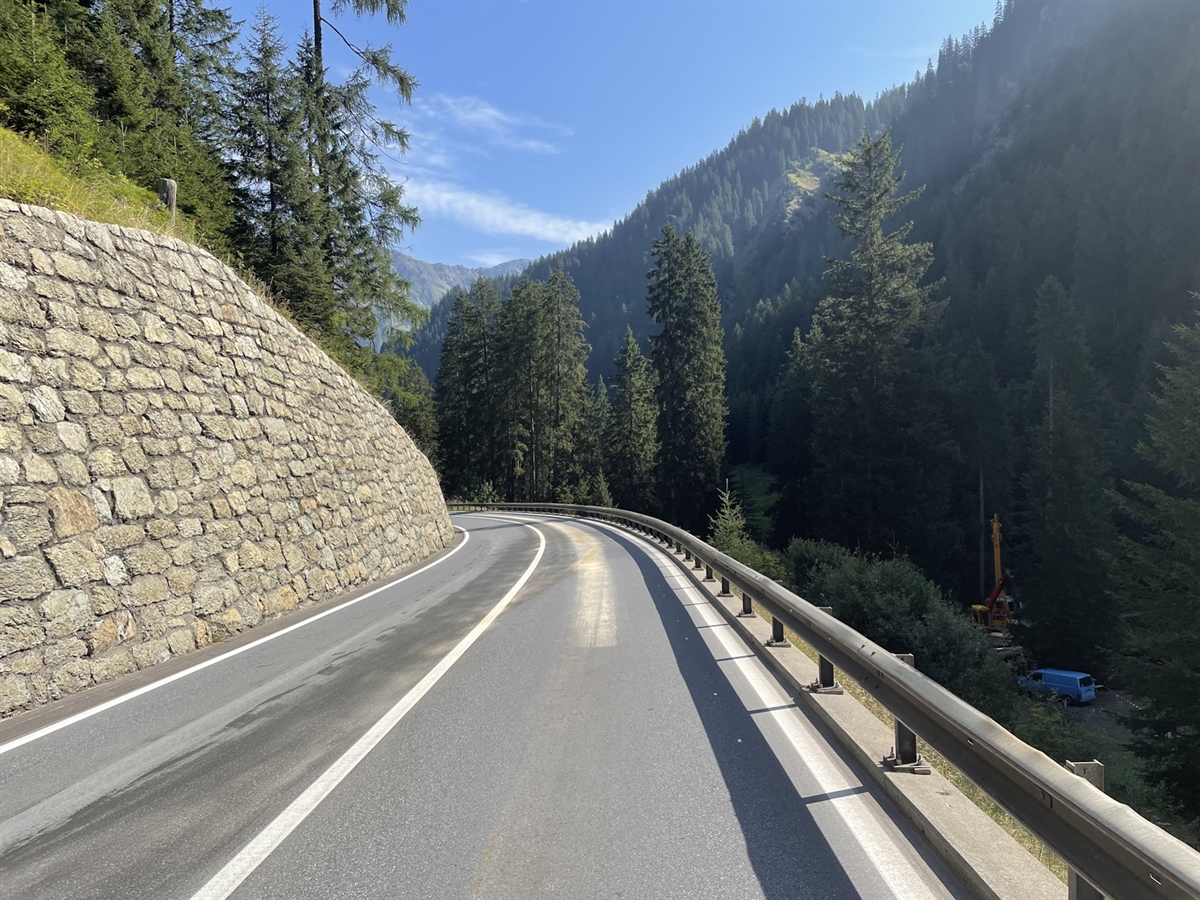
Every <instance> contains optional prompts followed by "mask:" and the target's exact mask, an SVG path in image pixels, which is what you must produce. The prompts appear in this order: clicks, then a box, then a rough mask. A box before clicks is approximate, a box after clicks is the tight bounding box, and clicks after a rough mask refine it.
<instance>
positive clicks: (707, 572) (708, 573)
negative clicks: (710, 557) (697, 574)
mask: <svg viewBox="0 0 1200 900" xmlns="http://www.w3.org/2000/svg"><path fill="white" fill-rule="evenodd" d="M704 580H705V581H712V580H713V577H712V566H710V565H709V564H708V563H705V564H704Z"/></svg>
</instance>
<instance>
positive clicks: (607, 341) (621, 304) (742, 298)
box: [416, 0, 1186, 391]
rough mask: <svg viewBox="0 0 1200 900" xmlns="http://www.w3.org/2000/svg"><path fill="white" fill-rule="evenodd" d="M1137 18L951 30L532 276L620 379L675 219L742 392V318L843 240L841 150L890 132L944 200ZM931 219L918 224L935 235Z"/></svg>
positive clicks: (1076, 18)
mask: <svg viewBox="0 0 1200 900" xmlns="http://www.w3.org/2000/svg"><path fill="white" fill-rule="evenodd" d="M1165 12H1166V10H1165V9H1161V8H1158V7H1156V6H1155V5H1154V4H1147V5H1145V6H1144V7H1143V12H1142V13H1141V15H1140V18H1143V19H1145V20H1147V21H1149V22H1153V21H1156V20H1160V19H1161V18H1162V16H1163V15H1164V13H1165ZM1131 13H1132V11H1131V10H1129V9H1124V10H1123V9H1122V5H1121V4H1116V3H1082V4H1050V5H1047V4H1046V3H1044V2H1040V0H1026V2H1010V3H1008V4H1007V6H1006V7H1005V9H1004V10H1002V11H1001V13H1000V15H999V16H998V18H997V20H996V21H995V22H994V23H993V25H992V27H991V28H989V29H986V30H985V29H983V28H979V29H976V30H975V31H974V32H972V33H970V34H968V35H965V36H964V37H963V38H961V39H957V40H956V39H947V41H946V42H945V44H944V45H943V48H942V51H941V53H940V54H939V58H938V60H937V61H936V64H931V65H930V66H929V67H928V68H927V69H926V71H925V72H924V73H917V74H916V76H915V77H914V79H913V81H911V82H909V83H908V84H904V85H900V86H897V87H894V88H891V89H889V90H886V91H883V92H881V93H880V94H879V95H878V96H877V97H876V98H875V100H873V101H871V102H869V103H867V102H864V101H863V100H862V99H861V98H859V97H857V96H855V95H842V94H835V95H834V97H833V98H831V99H828V100H826V99H824V98H822V99H820V100H818V101H816V102H813V103H810V102H808V101H806V100H801V101H800V102H798V103H796V104H794V105H793V106H792V107H790V108H789V109H786V110H783V111H778V110H772V111H771V112H769V113H768V114H767V115H766V116H764V117H763V118H762V119H755V120H754V121H753V122H752V123H751V124H750V126H749V127H747V128H746V129H745V130H743V131H742V132H740V133H739V134H738V135H737V136H736V137H735V138H734V139H733V140H732V141H731V142H730V143H729V144H728V145H727V146H726V147H725V148H723V149H722V150H719V151H716V152H714V153H713V154H712V155H711V156H709V157H708V158H707V159H705V160H702V161H700V162H698V163H697V164H696V165H695V166H693V167H691V168H689V169H686V170H684V171H683V172H681V173H679V174H678V175H676V176H674V177H673V178H671V179H668V180H667V181H665V182H664V183H663V184H662V185H660V186H659V187H658V188H657V189H655V190H653V191H650V192H649V193H648V194H647V197H646V199H645V200H644V201H643V202H642V203H641V204H639V205H638V207H637V208H636V209H634V210H633V211H632V212H631V213H630V214H629V215H628V216H626V217H625V218H624V219H623V220H621V221H620V222H618V223H616V224H615V225H614V226H613V228H612V229H611V230H609V231H607V232H605V233H603V234H601V235H599V236H598V237H595V238H590V239H588V240H585V241H581V242H579V243H577V244H575V245H574V246H573V247H571V248H570V249H568V250H564V251H561V252H559V253H556V254H552V255H551V256H548V257H544V258H542V259H540V260H538V261H537V262H535V263H534V264H533V265H532V266H531V267H530V269H529V274H530V275H531V276H532V277H534V278H539V279H543V278H546V277H548V275H549V272H550V271H551V270H552V269H553V268H554V267H556V266H557V265H559V264H561V265H562V266H563V267H564V268H565V270H566V271H567V273H568V274H570V275H571V277H572V279H573V280H574V281H575V283H576V284H577V285H578V286H579V290H580V294H581V298H582V299H581V308H582V312H583V316H584V320H585V321H586V322H587V324H588V339H589V341H590V342H591V344H592V347H593V350H592V355H591V357H590V359H589V368H590V369H591V371H592V372H593V373H594V374H600V375H604V376H605V377H607V376H608V375H610V374H611V372H612V360H613V358H614V357H615V355H616V351H617V347H618V346H619V344H620V341H621V338H622V335H623V334H624V331H625V327H626V325H629V326H631V327H632V328H633V330H634V334H635V336H637V337H638V338H639V340H643V341H644V339H645V337H646V336H647V335H648V333H649V330H650V321H649V319H648V317H647V316H646V315H645V272H646V270H647V268H648V267H649V251H648V247H649V245H650V242H651V241H652V240H653V239H654V237H655V235H657V233H658V229H659V228H660V227H661V226H662V224H663V223H665V222H667V221H670V222H671V223H672V224H674V225H675V226H676V227H677V228H679V229H682V230H692V231H693V232H694V233H695V234H696V236H697V238H698V239H699V240H700V242H701V245H702V246H703V247H704V248H705V249H706V250H707V251H708V253H709V255H710V258H711V259H712V263H713V268H714V271H715V273H716V276H717V283H718V286H719V290H720V294H721V299H722V304H723V309H724V321H725V323H726V330H727V332H729V339H730V341H731V347H730V351H731V352H730V362H731V365H732V367H733V368H732V369H731V373H730V374H731V379H730V388H731V390H732V391H736V390H738V389H739V388H740V387H742V386H743V385H742V378H741V377H740V373H739V371H738V365H739V360H738V358H737V357H738V355H739V354H738V353H737V351H736V348H735V346H734V345H733V343H732V342H733V341H734V340H736V333H735V329H734V325H735V324H736V323H739V322H743V321H744V320H747V319H749V320H750V322H753V320H754V307H755V306H756V304H757V303H758V302H759V301H760V300H763V299H771V300H775V299H777V298H779V297H780V295H781V294H782V293H783V291H784V288H785V287H787V286H788V285H789V284H790V285H791V287H792V294H794V293H795V292H796V291H797V290H798V289H799V288H800V287H801V286H802V285H806V284H807V285H808V288H809V292H810V293H812V292H815V294H817V295H819V293H820V290H821V288H820V276H821V273H822V272H823V271H824V268H825V264H824V258H825V257H831V256H837V255H838V254H839V252H840V251H841V250H844V245H842V243H841V241H840V239H839V237H838V234H837V231H836V228H834V227H833V225H832V224H831V222H830V220H829V217H828V216H827V215H825V214H824V213H825V212H826V211H827V210H826V204H825V201H824V199H823V194H824V192H825V191H826V190H827V189H828V181H827V179H826V180H824V181H821V180H820V178H821V176H822V175H826V176H827V174H828V171H829V165H830V162H831V158H830V157H831V155H834V154H837V153H839V152H841V151H843V150H845V149H846V148H847V147H848V146H849V145H850V143H851V142H852V141H853V140H854V139H855V138H856V137H858V135H859V134H860V133H861V131H862V128H863V126H864V125H866V126H867V127H868V128H870V129H871V131H872V133H876V132H877V131H878V130H880V129H881V128H883V127H891V128H893V129H895V138H896V143H898V144H900V145H902V146H903V147H904V151H905V152H904V166H905V168H906V169H907V170H908V172H909V176H910V181H911V182H912V183H917V184H921V183H927V184H929V190H928V192H927V197H926V199H925V203H924V204H923V205H924V206H926V207H927V206H928V205H929V204H930V202H931V201H933V200H935V199H937V200H941V201H943V204H944V202H945V194H946V192H947V191H951V190H953V189H954V185H956V184H957V183H958V182H959V180H961V179H962V178H963V177H964V176H965V175H967V174H968V173H971V172H972V171H973V169H974V168H975V167H979V166H984V165H986V164H987V163H988V162H989V161H991V160H993V159H994V157H995V156H996V154H997V153H1001V152H1002V151H1003V150H1004V149H1005V147H1007V146H1010V145H1011V144H1012V143H1013V142H1014V141H1015V142H1017V143H1018V144H1021V142H1022V140H1023V138H1022V135H1023V133H1024V132H1023V127H1025V126H1029V125H1031V124H1033V123H1032V122H1031V121H1030V119H1029V118H1028V117H1027V116H1026V117H1025V118H1022V116H1020V115H1017V114H1014V113H1013V110H1014V109H1017V108H1022V109H1024V108H1025V107H1034V108H1040V107H1041V106H1043V105H1044V103H1043V100H1042V99H1039V98H1042V97H1043V95H1044V94H1045V93H1046V91H1047V90H1048V85H1047V83H1046V82H1044V81H1043V78H1044V76H1045V75H1046V73H1047V72H1048V71H1050V70H1053V69H1055V68H1056V67H1062V66H1063V65H1064V63H1065V65H1066V66H1067V67H1068V68H1069V67H1070V66H1071V65H1074V66H1076V67H1078V66H1083V67H1084V69H1085V71H1084V73H1083V74H1084V77H1085V78H1088V79H1095V78H1098V79H1099V80H1100V81H1103V80H1104V79H1105V78H1107V77H1110V75H1107V74H1105V72H1104V70H1103V68H1101V69H1098V70H1096V71H1091V68H1090V67H1094V66H1095V65H1096V61H1095V60H1093V59H1090V58H1088V57H1087V56H1086V55H1083V56H1080V55H1079V53H1080V51H1081V50H1083V49H1085V48H1086V47H1087V46H1089V44H1091V43H1093V42H1095V41H1096V39H1097V35H1098V33H1101V32H1104V31H1105V30H1106V29H1107V31H1109V32H1110V33H1120V32H1121V31H1122V30H1123V28H1124V26H1121V25H1119V24H1118V25H1115V26H1114V24H1113V22H1112V20H1113V19H1117V20H1123V19H1124V18H1125V17H1126V16H1129V15H1131ZM1183 31H1184V33H1186V28H1184V29H1183ZM1118 56H1120V54H1118ZM1168 57H1169V54H1168ZM1096 93H1097V94H1103V93H1104V91H1103V90H1097V91H1096ZM927 225H928V223H927V222H925V221H923V220H922V219H921V218H919V219H918V228H919V229H921V230H922V233H923V236H925V237H929V235H927V234H924V229H925V228H926V227H927ZM940 236H941V235H940V234H939V235H938V237H940ZM939 268H941V261H939ZM790 296H791V295H789V297H788V298H785V299H790ZM813 303H815V300H814V299H812V298H811V297H810V298H809V299H808V302H807V303H806V304H805V307H806V309H799V308H793V309H791V310H790V312H791V315H787V316H784V317H783V318H782V319H778V318H776V319H773V321H772V323H771V330H772V331H774V332H775V333H776V335H777V336H778V335H782V337H781V338H780V339H779V340H777V341H774V346H773V348H772V350H773V352H769V353H768V354H767V356H769V365H768V364H767V360H766V359H759V357H760V354H745V355H746V356H747V357H749V356H754V357H755V358H756V359H757V360H758V362H759V365H758V366H757V368H758V369H759V375H758V377H756V378H755V380H756V381H761V380H762V379H763V378H764V377H766V378H773V377H774V375H775V374H777V372H778V368H779V365H781V364H782V361H783V352H784V350H785V348H786V345H787V341H788V337H789V336H790V332H791V330H792V328H794V327H796V326H797V325H800V324H802V323H803V322H805V321H807V318H806V317H807V314H808V313H809V312H811V308H812V305H813ZM785 305H788V304H785ZM439 313H440V315H439ZM444 317H445V310H439V309H436V308H435V309H434V312H433V316H432V319H431V322H430V323H429V326H428V327H429V329H430V332H429V334H423V333H421V332H420V331H418V334H417V345H418V349H417V351H416V353H417V358H418V359H420V360H422V361H423V362H429V361H432V360H433V359H436V350H431V349H426V347H427V345H430V344H433V345H437V344H440V338H439V337H438V335H439V334H440V333H441V331H442V330H444V324H443V325H441V326H440V328H439V324H438V320H439V319H442V320H443V321H444ZM427 371H428V369H427ZM428 374H429V375H430V377H432V376H433V374H434V373H433V372H432V371H428Z"/></svg>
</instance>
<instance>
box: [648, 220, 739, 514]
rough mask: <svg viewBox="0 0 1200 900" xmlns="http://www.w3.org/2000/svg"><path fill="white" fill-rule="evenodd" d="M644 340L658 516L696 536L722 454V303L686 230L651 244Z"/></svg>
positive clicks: (667, 229)
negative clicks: (650, 379) (651, 393)
mask: <svg viewBox="0 0 1200 900" xmlns="http://www.w3.org/2000/svg"><path fill="white" fill-rule="evenodd" d="M652 253H653V255H654V257H655V267H654V268H653V269H652V270H651V271H650V272H648V273H647V278H648V279H649V281H650V285H649V290H648V302H649V312H650V318H651V319H653V320H654V322H655V323H656V324H657V325H659V326H660V331H659V332H658V333H657V334H655V335H652V336H651V337H650V358H651V360H652V361H653V364H654V370H655V372H656V373H657V375H658V382H657V388H656V393H657V399H658V438H659V451H658V460H657V481H658V497H659V502H660V504H661V507H662V510H663V514H664V515H665V516H666V517H667V518H668V519H669V520H670V521H672V522H674V523H675V524H677V525H679V526H680V527H682V528H686V529H688V530H690V531H692V532H694V533H696V534H700V533H702V532H703V530H704V529H705V527H706V526H707V525H708V517H709V514H710V513H711V512H712V510H713V509H715V507H716V501H717V491H718V489H719V479H720V474H721V461H722V459H723V458H724V456H725V416H726V407H725V352H724V350H723V349H722V346H721V343H722V339H723V332H722V330H721V304H720V301H719V300H718V299H717V281H716V278H715V277H714V276H713V271H712V265H711V264H710V262H709V259H708V254H707V253H706V252H705V251H704V249H703V248H702V247H701V246H700V244H699V243H698V242H697V241H696V237H695V235H694V234H692V233H691V232H690V231H689V232H688V233H687V234H685V235H684V236H683V237H680V236H679V235H678V234H676V232H675V228H674V227H673V226H672V225H669V224H668V225H665V226H663V230H662V238H661V239H659V240H656V241H654V244H653V247H652Z"/></svg>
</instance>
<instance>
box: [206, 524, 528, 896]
mask: <svg viewBox="0 0 1200 900" xmlns="http://www.w3.org/2000/svg"><path fill="white" fill-rule="evenodd" d="M522 524H524V525H525V527H526V528H529V529H530V530H532V531H533V532H534V534H536V535H537V536H538V542H539V543H538V550H537V553H536V554H535V555H534V557H533V562H531V563H530V564H529V567H528V568H527V569H526V570H525V572H524V573H523V574H522V575H521V577H520V578H519V579H517V583H516V584H514V585H513V586H512V587H511V588H509V590H508V593H507V594H505V595H504V596H503V597H502V598H501V599H500V602H499V603H497V604H496V605H495V606H494V607H492V609H491V611H490V612H489V613H488V614H487V615H486V616H484V617H483V618H482V619H481V620H480V621H479V623H478V624H477V625H476V626H475V627H474V628H472V629H471V630H470V632H468V633H467V636H466V637H464V638H463V639H462V640H461V641H459V642H458V643H457V644H456V645H455V646H454V649H453V650H451V651H450V652H449V653H447V654H446V655H445V656H444V657H443V658H442V660H441V661H440V662H439V663H438V664H437V665H436V666H434V667H433V668H432V669H430V671H429V672H428V673H427V674H426V675H425V677H424V678H422V679H421V680H420V681H418V682H417V683H416V685H414V686H413V687H412V688H411V689H410V690H409V692H408V693H407V694H405V695H404V696H403V697H401V698H400V700H399V702H398V703H396V705H395V706H393V707H392V708H391V709H389V710H388V711H387V712H386V713H384V715H383V718H381V719H380V720H379V721H378V722H376V723H375V724H374V725H372V726H371V728H370V729H369V730H368V731H367V732H366V734H364V735H363V736H362V737H360V738H359V739H358V740H357V741H355V742H354V744H353V746H351V747H350V749H349V750H347V751H346V752H345V753H343V754H342V755H341V756H340V757H339V758H338V759H337V761H336V762H334V764H333V765H331V766H330V767H329V768H328V769H326V770H325V771H324V772H323V773H322V774H321V775H320V776H319V777H318V778H317V780H316V781H314V782H313V783H312V784H311V785H309V786H308V788H307V789H305V791H304V793H302V794H301V795H300V796H299V797H297V798H296V799H295V800H293V801H292V802H291V804H289V805H288V807H287V809H285V810H284V811H283V812H281V813H280V814H279V815H278V816H276V817H275V819H274V821H272V822H271V824H269V825H268V826H267V827H266V828H264V829H263V830H262V831H260V832H259V833H258V836H257V837H255V838H254V840H252V841H251V842H250V843H249V844H247V845H246V846H245V847H243V848H242V850H241V852H240V853H238V855H237V856H235V857H234V858H233V859H231V860H230V861H229V862H228V863H226V864H225V866H224V868H222V869H221V871H219V872H218V873H217V874H216V875H214V876H213V877H212V878H211V879H210V880H209V882H208V883H207V884H205V885H204V887H202V888H200V890H199V891H197V892H196V893H195V894H194V895H193V896H192V900H225V898H227V897H228V896H229V895H230V894H232V893H233V892H234V891H235V890H237V888H238V885H240V884H241V883H242V882H243V881H245V880H246V878H247V877H248V876H249V875H250V874H251V873H252V872H253V871H254V870H255V869H257V868H258V867H259V865H260V864H262V862H263V861H264V860H265V859H266V858H267V857H268V856H270V855H271V852H272V851H273V850H274V849H275V848H276V847H278V846H279V845H280V844H281V843H283V841H284V839H285V838H286V837H287V836H288V835H289V834H291V833H292V831H294V830H295V829H296V827H297V826H298V825H299V824H300V823H301V822H303V821H304V820H305V819H306V818H307V817H308V815H309V813H311V812H312V811H313V810H314V809H316V808H317V805H318V804H320V802H321V801H322V800H324V799H325V798H326V797H327V796H329V794H330V792H331V791H333V789H334V788H335V787H337V786H338V784H339V783H340V782H341V781H342V779H343V778H345V777H346V776H347V775H349V774H350V773H351V772H352V771H353V770H354V767H355V766H357V765H358V764H359V763H360V762H362V760H363V759H364V758H365V757H366V755H367V754H368V753H370V752H371V750H372V749H374V747H375V745H376V744H378V743H379V742H380V741H381V740H383V739H384V737H385V736H386V735H387V733H388V732H389V731H391V730H392V729H393V728H394V727H395V726H396V724H397V723H398V722H399V721H400V720H401V719H403V718H404V717H405V715H407V714H408V712H409V711H410V710H411V709H412V708H413V707H414V706H416V705H417V703H418V702H419V701H420V700H421V698H422V697H424V696H425V694H427V693H428V692H429V690H430V688H432V687H433V686H434V685H435V684H437V682H438V680H439V679H440V678H441V677H442V676H443V675H445V674H446V672H447V671H449V669H450V667H451V666H452V665H454V664H455V663H456V662H457V661H458V660H459V658H460V657H462V655H463V654H464V653H466V652H467V650H468V649H469V648H470V646H471V645H472V644H474V643H475V641H476V640H478V638H479V636H480V635H481V634H483V633H484V632H485V631H486V630H487V628H488V626H489V625H491V624H492V622H493V621H495V619H496V617H497V616H499V615H500V613H502V612H503V611H504V608H505V607H506V606H508V604H509V601H511V600H512V598H513V597H515V596H516V595H517V592H518V591H520V590H521V588H522V587H524V586H525V582H527V581H528V580H529V577H530V576H531V575H532V574H533V570H534V569H536V568H537V565H538V563H539V562H541V560H542V554H543V553H544V552H545V550H546V536H545V535H544V534H542V533H541V532H540V531H539V530H538V529H536V528H534V527H533V526H532V525H530V524H529V523H528V522H525V523H522Z"/></svg>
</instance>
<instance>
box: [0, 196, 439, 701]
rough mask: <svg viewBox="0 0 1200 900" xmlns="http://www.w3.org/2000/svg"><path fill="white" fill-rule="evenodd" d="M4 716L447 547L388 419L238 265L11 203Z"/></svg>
mask: <svg viewBox="0 0 1200 900" xmlns="http://www.w3.org/2000/svg"><path fill="white" fill-rule="evenodd" d="M0 504H2V508H0V715H4V714H8V713H12V712H15V711H17V710H20V709H25V708H29V707H32V706H36V705H38V704H40V703H44V702H45V701H47V700H52V699H57V698H58V697H61V696H63V695H65V694H69V693H72V692H74V691H78V690H81V689H83V688H86V687H87V686H88V685H90V684H94V683H98V682H102V681H106V680H108V679H110V678H113V677H115V676H118V675H121V674H123V673H125V672H129V671H133V670H134V669H139V668H144V667H146V666H149V665H153V664H155V663H157V662H161V661H163V660H165V659H168V658H169V657H171V656H173V655H177V654H180V653H186V652H188V651H189V650H192V649H195V648H196V647H202V646H204V645H206V644H208V643H210V642H212V641H219V640H222V639H224V638H225V637H227V636H229V635H231V634H233V633H235V632H237V631H240V630H242V629H243V628H247V627H251V626H253V625H255V624H257V623H258V622H260V621H261V620H262V619H264V618H266V617H270V616H275V615H278V614H280V613H282V612H284V611H286V610H289V609H293V608H295V607H298V606H303V605H306V604H310V603H313V602H317V601H320V600H322V599H325V598H328V597H330V596H333V595H335V594H337V593H339V592H341V591H344V590H346V589H347V588H349V587H351V586H353V585H356V584H361V583H364V582H367V581H371V580H374V579H377V578H380V577H383V576H385V575H387V574H389V573H390V572H392V571H394V570H396V569H398V568H400V567H402V566H405V565H407V564H410V563H412V562H415V561H416V560H419V559H421V558H423V557H425V556H428V555H429V554H431V553H434V552H435V551H437V550H439V549H440V548H442V547H444V546H445V545H446V544H447V543H448V542H449V540H450V538H451V534H452V530H451V526H450V520H449V516H448V515H447V513H446V506H445V503H444V501H443V499H442V494H441V490H440V488H439V487H438V482H437V477H436V475H435V474H434V472H433V469H432V468H431V466H430V465H429V462H428V460H426V459H425V457H424V455H422V454H421V453H420V452H419V451H418V450H417V449H416V447H415V446H414V445H413V443H412V441H411V440H410V439H409V437H408V435H406V434H405V433H404V431H403V430H402V429H401V428H400V427H399V426H398V425H397V424H396V423H395V421H394V420H393V419H392V417H391V416H390V415H389V414H388V412H387V411H386V410H385V409H384V408H383V407H382V406H380V405H379V404H378V403H377V402H376V401H375V400H374V399H373V398H372V397H371V396H370V395H369V394H368V393H367V392H366V391H365V390H363V389H362V388H361V387H360V386H359V385H358V384H357V383H355V381H354V380H353V379H352V378H350V377H349V376H348V375H347V374H346V373H345V372H344V371H343V370H342V369H341V368H340V367H338V366H337V365H336V364H335V363H334V362H333V361H332V360H330V359H329V358H328V357H327V356H325V354H324V353H322V352H321V351H320V350H319V349H318V348H317V347H316V346H315V345H314V344H313V343H312V342H311V341H309V340H308V339H307V338H306V337H304V335H303V334H301V333H300V331H299V330H297V329H296V328H295V327H294V326H293V325H291V324H290V323H289V322H287V321H286V320H285V319H284V318H283V317H281V316H280V315H279V314H278V313H277V312H276V311H275V310H274V309H273V308H272V307H271V306H270V305H269V304H267V303H266V302H265V301H263V300H262V299H261V298H259V297H258V296H257V295H255V294H254V292H253V291H251V290H250V289H249V288H248V287H247V286H246V285H245V284H244V283H243V282H242V281H241V280H240V279H238V278H237V277H236V276H235V275H234V274H233V273H232V272H231V271H230V270H229V269H228V268H227V267H225V266H224V265H222V264H221V263H220V262H219V261H217V260H216V259H214V258H213V257H212V256H211V255H209V254H208V253H205V252H204V251H202V250H199V249H198V248H196V247H194V246H192V245H190V244H185V243H183V242H181V241H178V240H175V239H173V238H168V237H162V236H160V235H155V234H149V233H146V232H141V231H135V230H133V229H128V228H122V227H119V226H115V225H103V224H98V223H95V222H89V221H86V220H83V219H79V218H76V217H74V216H70V215H66V214H64V213H59V212H53V211H50V210H46V209H40V208H37V207H28V206H18V205H16V204H14V203H11V202H9V201H6V200H2V199H0Z"/></svg>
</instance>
